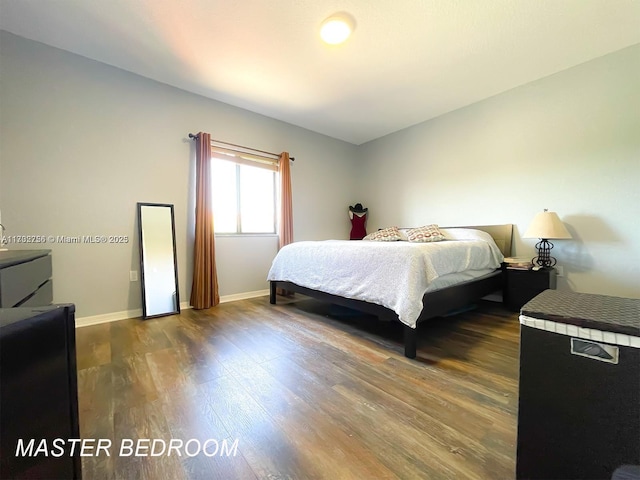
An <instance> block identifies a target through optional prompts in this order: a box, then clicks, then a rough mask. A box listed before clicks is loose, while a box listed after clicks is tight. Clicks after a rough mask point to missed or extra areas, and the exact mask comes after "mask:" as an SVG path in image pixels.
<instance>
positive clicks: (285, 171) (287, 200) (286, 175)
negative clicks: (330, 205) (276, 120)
mask: <svg viewBox="0 0 640 480" xmlns="http://www.w3.org/2000/svg"><path fill="white" fill-rule="evenodd" d="M289 167H290V166H289V153H287V152H282V153H281V154H280V159H279V160H278V170H279V172H280V228H279V230H278V249H281V248H282V247H284V246H285V245H288V244H289V243H291V242H293V202H292V196H291V169H290V168H289Z"/></svg>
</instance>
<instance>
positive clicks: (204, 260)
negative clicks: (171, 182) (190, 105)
mask: <svg viewBox="0 0 640 480" xmlns="http://www.w3.org/2000/svg"><path fill="white" fill-rule="evenodd" d="M218 303H220V295H219V294H218V275H217V273H216V247H215V237H214V235H213V205H212V197H211V135H209V134H208V133H203V132H200V133H199V134H198V137H197V138H196V236H195V244H194V249H193V284H192V286H191V305H192V306H193V308H195V309H203V308H209V307H213V306H215V305H217V304H218Z"/></svg>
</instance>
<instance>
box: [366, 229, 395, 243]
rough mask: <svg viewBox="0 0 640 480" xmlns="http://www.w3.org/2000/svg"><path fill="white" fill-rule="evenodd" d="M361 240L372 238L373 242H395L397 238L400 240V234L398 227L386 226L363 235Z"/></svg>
mask: <svg viewBox="0 0 640 480" xmlns="http://www.w3.org/2000/svg"><path fill="white" fill-rule="evenodd" d="M363 240H372V241H374V242H397V241H398V240H402V236H401V235H400V231H399V230H398V227H388V228H383V229H382V230H378V231H376V232H373V233H370V234H369V235H367V236H366V237H364V238H363Z"/></svg>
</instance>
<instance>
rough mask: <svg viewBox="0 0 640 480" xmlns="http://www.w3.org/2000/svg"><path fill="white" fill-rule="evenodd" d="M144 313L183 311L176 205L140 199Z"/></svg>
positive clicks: (145, 315)
mask: <svg viewBox="0 0 640 480" xmlns="http://www.w3.org/2000/svg"><path fill="white" fill-rule="evenodd" d="M138 230H139V232H138V233H139V239H140V280H141V285H142V316H143V317H144V318H151V317H159V316H162V315H171V314H174V313H180V298H179V294H178V264H177V259H176V234H175V224H174V219H173V205H169V204H163V203H138Z"/></svg>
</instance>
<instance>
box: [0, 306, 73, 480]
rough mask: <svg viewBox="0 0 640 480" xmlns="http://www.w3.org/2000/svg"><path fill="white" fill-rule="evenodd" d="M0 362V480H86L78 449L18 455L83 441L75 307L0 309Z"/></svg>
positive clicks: (50, 449) (49, 450)
mask: <svg viewBox="0 0 640 480" xmlns="http://www.w3.org/2000/svg"><path fill="white" fill-rule="evenodd" d="M0 362H1V365H2V368H0V425H1V427H2V435H1V436H0V444H1V450H0V451H1V452H2V455H0V478H2V479H5V478H11V479H47V480H50V479H79V478H81V463H80V455H79V449H76V451H75V452H74V454H73V455H70V450H68V446H65V451H64V455H62V456H53V455H51V454H49V455H44V454H43V453H42V452H41V453H40V454H37V455H25V454H24V453H17V446H18V441H19V439H22V442H23V446H27V445H28V443H29V442H30V441H31V439H33V440H34V444H33V447H32V449H30V450H29V451H30V453H32V454H34V453H36V452H37V448H38V446H39V445H41V443H42V442H43V441H44V442H45V443H46V446H47V448H48V452H51V451H52V445H53V441H54V440H55V439H63V440H64V442H65V445H68V441H69V439H77V438H80V429H79V423H78V386H77V385H78V383H77V369H76V343H75V307H74V305H52V306H46V307H32V308H6V309H5V308H3V309H0ZM23 452H25V450H24V449H23ZM16 453H17V454H16Z"/></svg>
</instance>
